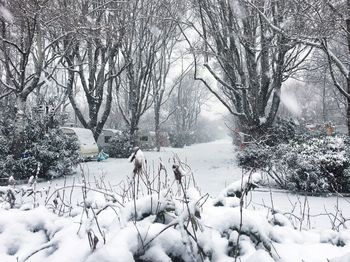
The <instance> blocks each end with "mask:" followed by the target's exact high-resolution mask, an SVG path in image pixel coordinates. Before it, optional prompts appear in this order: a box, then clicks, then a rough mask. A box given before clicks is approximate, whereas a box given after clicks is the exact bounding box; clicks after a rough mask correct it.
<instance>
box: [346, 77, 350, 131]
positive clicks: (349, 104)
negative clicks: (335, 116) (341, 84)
mask: <svg viewBox="0 0 350 262" xmlns="http://www.w3.org/2000/svg"><path fill="white" fill-rule="evenodd" d="M346 84H347V89H348V90H347V93H348V94H350V76H348V77H347V79H346ZM346 121H347V127H348V135H349V136H350V98H346Z"/></svg>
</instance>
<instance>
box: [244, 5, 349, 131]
mask: <svg viewBox="0 0 350 262" xmlns="http://www.w3.org/2000/svg"><path fill="white" fill-rule="evenodd" d="M246 2H248V3H249V5H251V6H253V7H254V8H255V9H256V10H258V12H259V13H260V14H262V12H261V11H260V10H259V8H258V7H257V6H256V5H254V4H253V3H252V2H251V1H246ZM290 5H291V6H293V8H292V9H290V12H291V15H292V18H293V19H292V20H293V24H294V27H293V30H285V29H284V28H283V27H282V26H279V25H276V24H273V23H271V22H268V21H269V20H268V18H267V17H266V16H264V15H263V14H262V17H263V18H264V20H265V21H266V22H267V24H268V26H269V27H270V28H271V29H272V30H273V31H274V32H276V33H278V34H280V35H281V36H283V37H285V38H287V39H290V40H291V41H295V42H298V43H301V44H303V45H305V46H310V47H312V48H317V49H318V50H320V51H322V52H323V54H324V55H325V57H326V59H327V61H328V68H329V73H330V76H331V79H332V82H333V85H334V86H335V87H336V88H337V89H338V91H339V92H340V93H341V94H342V95H343V96H344V97H345V99H346V118H347V127H348V133H349V134H350V71H349V69H348V60H349V55H350V33H349V32H350V1H348V0H346V1H331V0H325V1H324V0H312V1H306V0H305V1H299V2H298V3H294V5H293V4H292V3H290Z"/></svg>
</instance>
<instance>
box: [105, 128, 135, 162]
mask: <svg viewBox="0 0 350 262" xmlns="http://www.w3.org/2000/svg"><path fill="white" fill-rule="evenodd" d="M131 150H132V145H131V143H130V138H129V135H128V134H127V132H123V133H122V134H119V135H116V136H114V137H112V138H111V139H110V140H109V145H108V147H107V148H106V149H105V151H106V153H108V154H109V156H110V157H116V158H126V157H129V156H130V153H131Z"/></svg>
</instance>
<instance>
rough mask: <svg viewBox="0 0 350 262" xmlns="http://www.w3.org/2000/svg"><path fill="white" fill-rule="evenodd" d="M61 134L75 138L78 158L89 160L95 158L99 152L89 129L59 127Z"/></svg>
mask: <svg viewBox="0 0 350 262" xmlns="http://www.w3.org/2000/svg"><path fill="white" fill-rule="evenodd" d="M61 130H62V131H63V133H65V134H66V135H68V136H75V137H76V138H77V139H78V142H79V145H80V152H79V153H80V156H81V157H82V158H83V159H91V158H94V157H97V155H98V153H99V151H98V147H97V144H96V142H95V139H94V135H93V134H92V131H91V130H90V129H86V128H78V127H61Z"/></svg>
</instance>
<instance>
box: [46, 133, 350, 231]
mask: <svg viewBox="0 0 350 262" xmlns="http://www.w3.org/2000/svg"><path fill="white" fill-rule="evenodd" d="M144 154H145V157H146V159H147V162H148V165H149V166H151V167H152V166H155V167H157V166H158V165H159V162H160V159H161V160H162V162H163V164H164V165H165V166H166V168H167V169H168V170H169V171H170V170H171V165H172V163H173V158H174V156H176V155H177V156H178V157H179V158H180V159H181V160H182V161H184V162H186V163H187V164H188V165H189V166H190V167H191V169H192V171H193V173H194V177H195V179H196V182H197V184H198V186H199V188H200V190H201V192H202V193H209V194H210V195H211V196H212V197H216V196H217V194H218V193H219V192H220V191H221V190H222V189H223V188H224V187H225V186H227V185H228V184H230V183H232V182H234V181H237V180H239V179H240V178H241V169H240V168H239V167H238V166H237V165H236V163H235V161H234V156H235V152H234V147H233V146H232V143H231V141H230V140H229V139H226V140H218V141H214V142H210V143H203V144H197V145H192V146H189V147H185V148H163V149H162V150H161V152H144ZM81 168H82V169H83V170H84V173H85V174H87V175H88V176H89V180H90V181H94V179H95V178H96V179H100V178H101V177H103V178H104V181H105V183H108V184H110V185H112V186H117V185H118V184H119V183H120V182H121V181H123V180H125V179H126V177H127V176H128V175H130V174H131V170H132V168H133V166H132V164H131V163H129V162H128V160H127V159H108V160H106V161H103V162H87V163H83V164H82V165H81ZM78 173H79V172H78ZM171 173H172V172H171ZM73 179H74V177H68V178H67V179H66V181H64V179H58V180H54V181H53V184H54V185H57V186H58V187H59V186H62V185H63V184H64V183H66V184H67V185H70V184H72V181H73ZM79 180H80V175H79V174H78V175H76V176H75V182H77V181H79ZM44 184H45V183H42V185H44ZM80 193H81V192H76V194H80ZM271 194H272V198H273V202H271ZM250 200H251V202H250V207H251V208H255V209H259V208H260V207H261V206H268V207H272V206H273V208H274V209H276V210H279V211H280V212H282V213H289V212H292V213H293V215H292V216H295V217H298V218H302V217H303V214H304V218H303V221H302V225H303V227H305V228H315V227H322V228H330V227H331V221H332V220H334V217H329V215H327V214H326V213H327V212H328V213H333V214H336V211H337V209H338V210H341V213H342V216H344V217H345V218H350V199H349V198H336V197H310V196H309V197H307V198H306V201H305V196H300V195H296V194H292V193H289V192H283V191H279V190H273V192H271V193H270V191H269V190H268V189H258V190H257V191H255V192H253V194H252V196H251V199H250ZM338 216H339V214H338ZM297 220H298V219H297V218H296V224H299V221H297ZM336 221H337V219H336ZM338 222H339V221H338ZM349 226H350V224H349Z"/></svg>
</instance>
